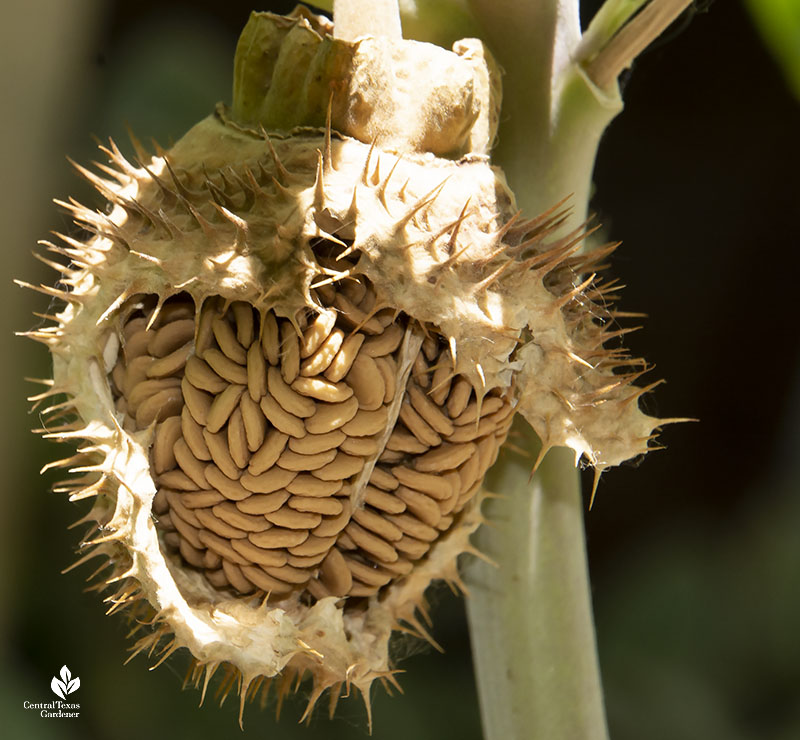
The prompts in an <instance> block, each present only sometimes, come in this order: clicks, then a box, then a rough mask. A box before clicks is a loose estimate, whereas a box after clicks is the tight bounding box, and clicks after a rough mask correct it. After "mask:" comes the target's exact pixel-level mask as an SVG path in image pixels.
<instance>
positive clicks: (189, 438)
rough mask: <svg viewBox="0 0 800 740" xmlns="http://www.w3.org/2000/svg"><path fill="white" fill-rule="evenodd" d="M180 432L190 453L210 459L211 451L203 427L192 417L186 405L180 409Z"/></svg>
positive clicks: (200, 457)
mask: <svg viewBox="0 0 800 740" xmlns="http://www.w3.org/2000/svg"><path fill="white" fill-rule="evenodd" d="M180 418H181V434H182V435H183V438H184V439H185V440H186V444H188V445H189V449H190V450H191V451H192V454H193V455H194V456H195V457H196V458H197V459H198V460H205V461H206V462H208V461H209V460H210V459H211V453H210V452H209V451H208V445H207V444H206V440H205V437H203V427H201V426H200V425H199V424H198V423H197V422H196V421H195V420H194V419H193V418H192V414H191V412H190V411H189V407H188V406H184V407H183V410H182V411H181V417H180Z"/></svg>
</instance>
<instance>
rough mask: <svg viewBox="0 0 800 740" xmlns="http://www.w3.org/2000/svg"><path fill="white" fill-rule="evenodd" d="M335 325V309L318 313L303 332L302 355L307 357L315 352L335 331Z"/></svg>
mask: <svg viewBox="0 0 800 740" xmlns="http://www.w3.org/2000/svg"><path fill="white" fill-rule="evenodd" d="M335 325H336V313H335V312H334V311H322V312H320V313H319V314H317V317H316V318H315V319H314V321H312V322H311V324H310V325H309V327H308V328H307V329H306V331H305V334H303V339H302V341H301V344H300V357H301V358H303V359H305V358H306V357H308V356H310V355H312V354H314V352H316V351H317V349H318V348H319V346H320V345H321V344H322V343H323V342H324V341H325V339H326V338H327V336H328V335H329V334H330V333H331V331H333V327H334V326H335Z"/></svg>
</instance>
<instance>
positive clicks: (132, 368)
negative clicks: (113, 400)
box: [122, 355, 155, 396]
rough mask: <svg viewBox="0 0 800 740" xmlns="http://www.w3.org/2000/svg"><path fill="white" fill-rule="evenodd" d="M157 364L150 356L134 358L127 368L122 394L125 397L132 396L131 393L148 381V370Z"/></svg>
mask: <svg viewBox="0 0 800 740" xmlns="http://www.w3.org/2000/svg"><path fill="white" fill-rule="evenodd" d="M154 362H155V359H154V358H153V357H150V355H142V356H141V357H134V358H133V359H132V360H131V361H130V362H129V363H128V364H127V365H126V366H125V381H124V382H123V384H122V385H123V388H122V392H123V394H124V395H125V396H130V394H131V391H132V390H133V389H134V388H135V387H136V386H137V385H139V383H141V382H142V381H143V380H147V368H148V367H150V365H152V364H153V363H154Z"/></svg>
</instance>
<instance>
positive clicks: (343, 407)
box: [293, 396, 358, 436]
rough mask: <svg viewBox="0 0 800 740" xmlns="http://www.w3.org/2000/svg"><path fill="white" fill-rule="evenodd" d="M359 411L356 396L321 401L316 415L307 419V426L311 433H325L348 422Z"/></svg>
mask: <svg viewBox="0 0 800 740" xmlns="http://www.w3.org/2000/svg"><path fill="white" fill-rule="evenodd" d="M357 412H358V399H357V398H356V397H355V396H351V397H350V398H348V399H347V400H346V401H342V403H319V404H317V410H316V412H315V413H314V415H313V416H310V417H309V418H308V419H306V423H305V428H306V429H307V430H308V431H309V433H311V434H324V433H325V432H330V431H333V430H334V429H338V428H339V427H341V426H342V425H344V424H346V423H347V422H348V421H350V419H352V418H353V417H354V416H355V415H356V413H357ZM293 436H295V435H293ZM297 436H302V435H297Z"/></svg>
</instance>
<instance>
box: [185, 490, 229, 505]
mask: <svg viewBox="0 0 800 740" xmlns="http://www.w3.org/2000/svg"><path fill="white" fill-rule="evenodd" d="M224 500H225V497H224V496H223V495H222V494H221V493H220V492H219V491H217V490H214V489H211V488H209V489H208V490H207V491H185V492H184V493H182V494H181V503H182V504H183V505H184V506H185V507H187V508H188V509H202V508H206V507H208V506H214V505H216V504H219V503H221V502H222V501H224Z"/></svg>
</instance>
